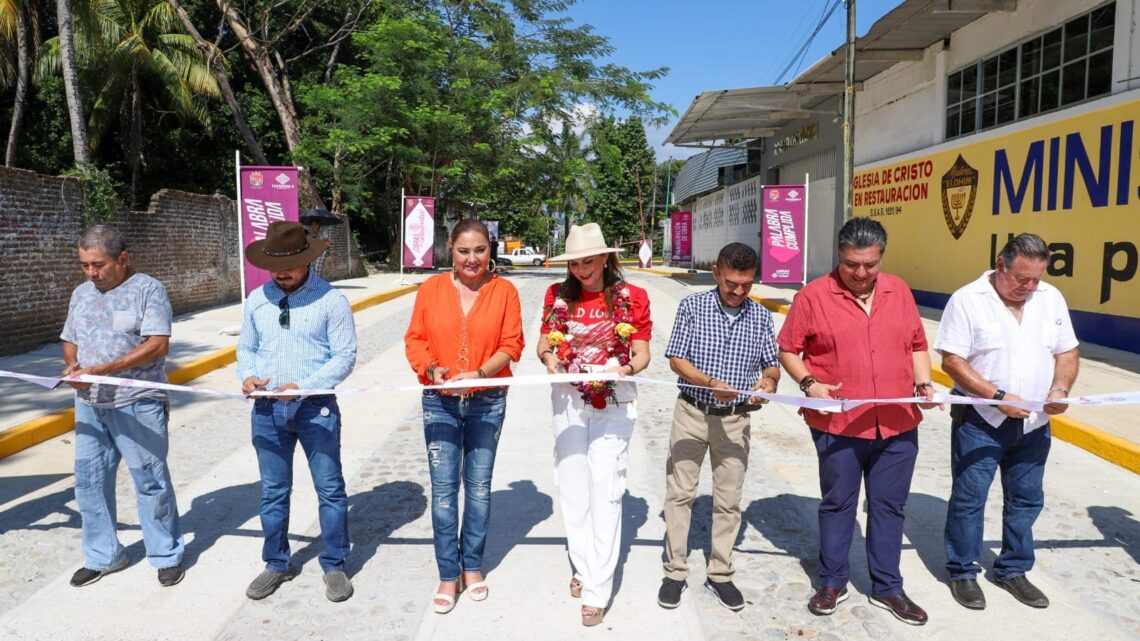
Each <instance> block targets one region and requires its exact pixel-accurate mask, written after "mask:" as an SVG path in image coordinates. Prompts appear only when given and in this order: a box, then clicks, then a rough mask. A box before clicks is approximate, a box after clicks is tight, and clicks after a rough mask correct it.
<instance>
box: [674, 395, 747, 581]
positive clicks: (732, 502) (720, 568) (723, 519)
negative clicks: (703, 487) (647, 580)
mask: <svg viewBox="0 0 1140 641" xmlns="http://www.w3.org/2000/svg"><path fill="white" fill-rule="evenodd" d="M750 432H751V420H750V419H749V415H748V414H737V415H733V416H709V415H707V414H705V413H704V412H702V411H700V410H699V409H697V408H696V407H694V406H692V405H690V404H689V403H688V402H686V401H683V400H681V399H680V398H678V399H677V404H676V406H675V407H674V409H673V429H672V431H671V432H670V434H669V460H668V461H667V462H666V463H665V488H666V492H665V559H666V560H665V576H667V577H669V578H670V579H675V580H677V581H683V580H685V578H686V577H688V575H689V561H688V556H689V522H690V520H691V517H692V507H693V500H694V499H695V498H696V496H697V482H698V481H699V479H700V474H701V464H702V463H703V462H704V459H705V451H706V450H707V451H708V452H709V459H710V463H711V464H712V473H713V511H712V545H711V549H712V554H711V557H710V558H709V562H708V572H707V575H708V578H709V580H711V581H714V582H717V583H721V582H724V581H728V580H731V579H732V573H733V569H732V546H733V545H734V544H735V543H736V535H737V533H738V532H739V531H740V496H741V487H742V486H743V485H744V473H745V472H746V471H747V470H748V451H749V438H750Z"/></svg>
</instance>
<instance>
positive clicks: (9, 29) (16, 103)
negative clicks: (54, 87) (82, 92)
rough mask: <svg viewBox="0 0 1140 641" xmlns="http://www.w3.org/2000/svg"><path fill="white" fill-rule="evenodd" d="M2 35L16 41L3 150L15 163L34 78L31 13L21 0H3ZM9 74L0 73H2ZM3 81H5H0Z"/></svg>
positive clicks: (8, 160)
mask: <svg viewBox="0 0 1140 641" xmlns="http://www.w3.org/2000/svg"><path fill="white" fill-rule="evenodd" d="M0 36H2V37H4V38H5V39H9V40H15V45H16V47H15V48H16V64H15V70H14V71H15V73H14V74H13V75H15V85H16V96H15V99H14V100H13V103H12V122H11V124H10V125H9V128H8V144H7V145H6V147H5V151H4V165H5V166H7V167H14V166H15V165H16V150H17V148H18V145H19V139H20V130H21V129H22V128H23V125H24V112H25V110H26V109H27V107H28V85H29V84H30V81H31V51H30V50H31V43H30V42H29V40H30V36H29V29H28V13H27V9H26V8H25V6H24V3H23V2H21V1H20V0H0ZM3 75H6V74H2V73H0V76H3ZM0 84H4V83H0Z"/></svg>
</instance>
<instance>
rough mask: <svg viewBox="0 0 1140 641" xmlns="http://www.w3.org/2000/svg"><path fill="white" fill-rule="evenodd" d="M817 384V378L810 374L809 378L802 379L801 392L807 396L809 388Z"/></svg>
mask: <svg viewBox="0 0 1140 641" xmlns="http://www.w3.org/2000/svg"><path fill="white" fill-rule="evenodd" d="M815 383H816V380H815V378H814V377H813V376H812V375H811V374H808V375H807V376H805V377H803V378H801V379H800V391H801V392H803V393H804V394H807V391H808V388H810V387H811V386H812V385H815Z"/></svg>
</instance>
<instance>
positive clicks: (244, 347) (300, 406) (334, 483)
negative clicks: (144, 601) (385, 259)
mask: <svg viewBox="0 0 1140 641" xmlns="http://www.w3.org/2000/svg"><path fill="white" fill-rule="evenodd" d="M327 247H328V241H327V240H320V239H311V238H309V237H308V234H307V233H306V231H305V228H304V226H302V225H301V224H300V223H295V222H275V223H272V224H271V225H269V229H268V231H267V233H266V237H265V239H264V240H258V241H255V242H253V243H250V245H249V246H248V247H246V249H245V257H246V260H248V261H249V262H250V263H251V264H253V265H254V266H255V267H260V268H262V269H265V270H268V271H269V273H270V275H271V276H272V277H273V279H272V280H270V281H269V282H267V283H265V284H264V285H262V286H261V287H259V288H257V289H256V290H254V291H253V292H252V293H250V295H249V298H247V299H246V301H245V309H244V319H243V322H242V328H241V338H240V339H239V340H238V348H237V361H238V379H239V380H241V381H242V384H241V387H242V392H243V393H244V394H247V395H248V394H252V393H253V392H255V391H260V390H272V391H273V394H272V395H270V396H257V397H256V400H255V401H254V406H253V414H252V422H253V447H254V449H255V450H256V452H257V464H258V468H259V469H260V471H261V529H262V531H263V532H264V534H265V543H264V545H263V546H262V550H261V556H262V559H263V560H264V561H265V571H263V572H262V573H261V574H259V575H258V576H257V578H256V579H254V580H253V583H251V584H250V585H249V588H247V589H246V591H245V593H246V596H248V597H249V598H251V599H264V598H265V597H267V596H269V595H270V594H273V592H274V591H275V590H276V589H277V588H278V587H279V586H280V585H281V584H282V583H284V582H285V581H288V580H290V579H292V578H293V577H294V576H295V573H296V570H295V569H294V568H292V567H291V566H290V564H289V561H290V555H289V541H288V530H289V494H290V492H291V490H292V487H293V452H294V450H295V449H296V446H297V442H298V441H299V442H300V443H301V447H302V448H303V449H304V451H305V457H306V458H307V459H308V462H309V471H310V473H311V474H312V477H313V485H314V486H315V487H316V491H317V499H318V501H319V504H320V510H319V515H320V523H321V542H322V544H323V550H322V551H321V556H320V565H321V569H322V570H324V573H325V575H324V581H325V586H326V590H325V596H327V597H328V599H329V600H330V601H344V600H345V599H347V598H349V597H350V596H352V583H351V582H350V581H349V579H348V575H347V574H345V570H344V562H345V559H346V558H347V557H348V551H349V543H348V495H347V493H346V492H345V484H344V474H343V472H342V471H341V464H340V425H341V422H340V408H339V407H338V406H337V402H336V396H335V395H332V394H319V395H304V394H302V395H297V394H295V393H293V392H292V390H327V389H331V388H333V387H335V386H336V385H338V384H339V383H340V382H342V381H343V380H344V379H345V378H346V377H347V376H348V374H349V373H350V372H351V371H352V367H353V365H354V364H355V363H356V328H355V326H354V325H353V319H352V308H351V307H349V304H348V301H347V300H346V299H345V297H344V295H343V294H341V293H340V292H338V291H337V290H335V289H333V288H332V286H331V285H329V284H328V282H327V281H325V280H324V279H322V278H321V277H320V276H318V275H317V274H315V273H313V272H312V271H311V270H310V269H309V264H310V263H311V262H312V261H313V260H314V259H315V258H316V257H317V256H320V255H321V253H322V252H323V251H324V250H325V249H326V248H327Z"/></svg>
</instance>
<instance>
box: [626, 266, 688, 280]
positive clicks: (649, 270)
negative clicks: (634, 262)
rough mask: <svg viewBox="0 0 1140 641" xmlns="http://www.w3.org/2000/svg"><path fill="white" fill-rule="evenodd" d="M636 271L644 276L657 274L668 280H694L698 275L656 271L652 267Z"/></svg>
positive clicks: (635, 268)
mask: <svg viewBox="0 0 1140 641" xmlns="http://www.w3.org/2000/svg"><path fill="white" fill-rule="evenodd" d="M633 269H634V271H638V272H642V273H644V274H656V275H658V276H665V277H667V278H680V279H682V280H692V279H694V278H696V276H697V275H696V274H690V273H688V272H671V271H669V270H666V269H654V268H652V267H634V268H633Z"/></svg>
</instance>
